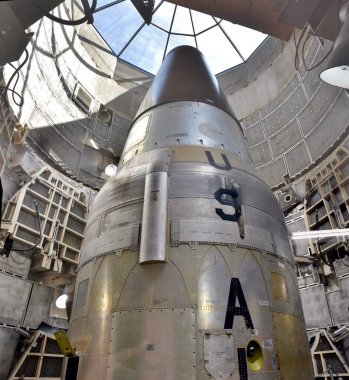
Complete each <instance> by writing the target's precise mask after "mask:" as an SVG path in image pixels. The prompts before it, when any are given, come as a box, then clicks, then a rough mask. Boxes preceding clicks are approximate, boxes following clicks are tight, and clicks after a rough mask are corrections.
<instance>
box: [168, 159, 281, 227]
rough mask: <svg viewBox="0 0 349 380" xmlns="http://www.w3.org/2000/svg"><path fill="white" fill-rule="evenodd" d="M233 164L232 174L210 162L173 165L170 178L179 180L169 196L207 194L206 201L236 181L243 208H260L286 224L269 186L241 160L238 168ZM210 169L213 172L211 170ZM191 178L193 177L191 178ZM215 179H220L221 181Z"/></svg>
mask: <svg viewBox="0 0 349 380" xmlns="http://www.w3.org/2000/svg"><path fill="white" fill-rule="evenodd" d="M230 160H231V159H230ZM231 164H232V166H234V167H233V168H232V169H231V170H229V171H225V170H219V169H216V168H214V167H212V166H211V165H209V163H208V160H207V162H205V163H201V162H200V163H198V162H175V163H173V164H172V165H171V169H170V172H169V177H170V180H171V177H172V176H174V177H175V178H176V180H173V181H171V182H170V186H171V188H170V189H169V191H170V193H169V194H170V196H169V197H170V198H171V197H189V198H191V197H193V198H196V197H197V196H198V194H201V193H203V192H204V194H205V195H204V197H205V198H213V194H214V192H215V191H217V190H218V189H219V188H221V187H223V188H226V187H227V188H228V187H229V186H231V184H232V182H237V183H238V184H239V186H240V188H241V202H242V204H243V205H245V206H246V205H247V206H251V207H255V208H258V209H261V210H263V211H265V212H267V213H269V214H271V215H273V216H274V218H276V219H279V220H280V222H282V223H284V216H283V214H282V212H281V209H280V205H279V203H278V201H277V199H276V198H275V197H274V195H273V194H272V193H271V192H270V189H269V187H268V186H266V184H265V183H264V182H263V181H261V180H260V178H258V177H257V176H256V175H255V173H254V174H252V173H251V172H248V171H246V170H245V168H243V161H241V160H239V164H240V165H239V167H235V165H236V163H235V162H232V163H231ZM211 169H213V170H212V171H211ZM188 175H190V176H191V177H188ZM182 176H183V177H182ZM216 177H218V178H219V177H221V178H222V179H221V182H219V180H218V178H216ZM215 178H216V179H215ZM200 182H201V183H200ZM183 190H185V192H184V191H183Z"/></svg>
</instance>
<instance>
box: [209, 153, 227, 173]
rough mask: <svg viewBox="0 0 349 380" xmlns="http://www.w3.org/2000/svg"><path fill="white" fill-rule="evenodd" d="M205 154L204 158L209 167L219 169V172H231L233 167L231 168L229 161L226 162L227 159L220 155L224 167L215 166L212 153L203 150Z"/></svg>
mask: <svg viewBox="0 0 349 380" xmlns="http://www.w3.org/2000/svg"><path fill="white" fill-rule="evenodd" d="M205 153H206V157H207V159H208V162H209V164H210V165H211V166H213V167H214V168H216V169H221V170H227V171H228V170H231V169H232V168H233V167H232V166H231V164H230V162H229V160H228V157H227V156H226V155H225V154H223V153H221V156H222V159H223V161H224V165H223V164H217V163H216V162H215V160H214V158H213V156H212V153H211V152H210V151H209V150H205Z"/></svg>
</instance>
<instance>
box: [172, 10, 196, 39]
mask: <svg viewBox="0 0 349 380" xmlns="http://www.w3.org/2000/svg"><path fill="white" fill-rule="evenodd" d="M171 33H181V34H190V35H193V34H194V32H193V25H192V23H191V19H190V14H189V9H187V8H183V7H179V6H177V9H176V15H175V18H174V21H173V26H172V29H171Z"/></svg>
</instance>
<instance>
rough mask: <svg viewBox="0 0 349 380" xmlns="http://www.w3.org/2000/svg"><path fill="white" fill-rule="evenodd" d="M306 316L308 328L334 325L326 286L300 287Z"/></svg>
mask: <svg viewBox="0 0 349 380" xmlns="http://www.w3.org/2000/svg"><path fill="white" fill-rule="evenodd" d="M300 294H301V299H302V305H303V311H304V317H305V321H306V326H307V328H308V329H313V328H320V327H328V326H331V325H332V321H331V317H330V312H329V309H328V305H327V299H326V294H325V289H324V286H323V285H322V284H321V285H315V286H310V287H309V288H302V289H300Z"/></svg>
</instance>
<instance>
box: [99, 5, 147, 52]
mask: <svg viewBox="0 0 349 380" xmlns="http://www.w3.org/2000/svg"><path fill="white" fill-rule="evenodd" d="M93 17H94V26H95V27H96V28H97V30H98V31H99V32H100V33H101V34H102V36H104V38H105V39H106V41H107V42H108V44H109V45H110V47H111V48H112V49H113V51H114V52H115V54H119V52H120V51H121V50H122V48H123V47H124V46H125V45H126V43H127V42H128V41H129V39H130V38H131V37H132V36H133V35H134V33H135V32H136V31H137V30H138V29H139V27H140V26H141V25H142V24H143V23H144V21H143V19H142V17H141V16H140V15H139V13H138V12H137V11H136V10H135V8H134V6H133V5H132V3H131V2H130V1H124V2H122V3H119V4H117V5H114V6H112V7H110V8H106V9H104V10H102V11H100V12H97V13H95V14H94V16H93Z"/></svg>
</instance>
